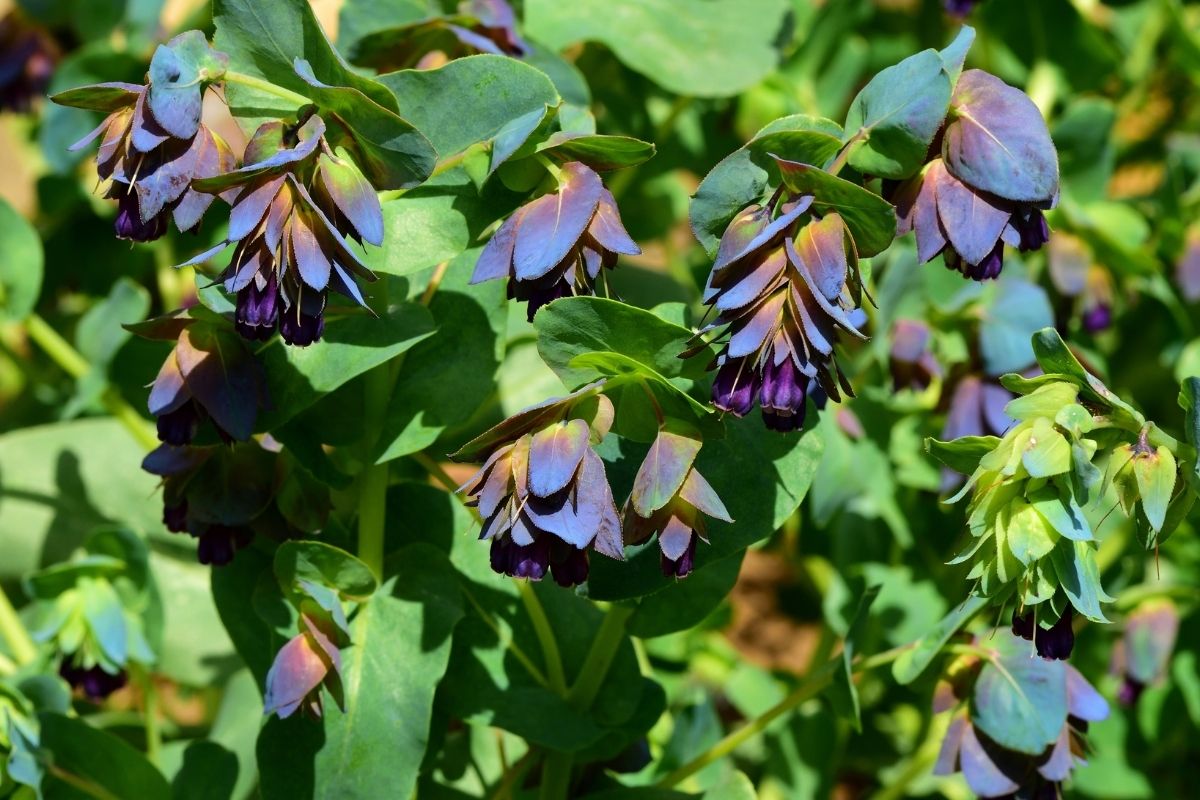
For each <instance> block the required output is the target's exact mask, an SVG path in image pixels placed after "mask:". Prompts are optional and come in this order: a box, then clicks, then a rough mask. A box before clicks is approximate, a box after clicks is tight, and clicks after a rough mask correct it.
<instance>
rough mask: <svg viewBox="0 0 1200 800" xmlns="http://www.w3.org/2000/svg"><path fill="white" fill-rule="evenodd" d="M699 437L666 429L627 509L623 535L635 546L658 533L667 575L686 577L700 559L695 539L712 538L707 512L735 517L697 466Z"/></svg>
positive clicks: (650, 454) (645, 462)
mask: <svg viewBox="0 0 1200 800" xmlns="http://www.w3.org/2000/svg"><path fill="white" fill-rule="evenodd" d="M700 446H701V442H700V440H699V439H698V438H696V437H695V436H692V435H689V434H687V433H680V432H675V431H672V430H670V429H669V428H664V429H663V430H660V431H659V432H658V436H657V437H655V439H654V442H653V443H652V444H651V445H650V450H649V451H648V452H647V453H646V457H645V459H643V461H642V465H641V467H640V468H639V469H638V473H637V477H636V478H634V481H633V490H632V491H631V492H630V494H629V499H628V500H627V501H626V502H625V508H624V511H623V516H622V520H623V537H624V540H625V543H626V544H630V545H636V544H641V543H642V542H644V541H646V540H648V539H649V538H650V537H651V536H653V535H654V534H656V533H657V534H658V549H659V551H660V559H659V561H660V566H661V568H662V573H663V575H664V576H666V577H668V578H686V577H687V576H688V574H689V573H691V571H692V569H693V568H694V567H695V562H696V540H697V539H702V540H704V541H705V542H707V541H708V538H707V535H706V533H707V531H706V526H705V522H704V517H703V516H701V513H703V514H707V515H708V516H710V517H713V518H715V519H719V520H722V521H723V522H730V523H731V522H733V519H732V518H731V517H730V516H729V512H728V511H727V510H726V509H725V504H724V503H723V502H721V498H720V497H718V496H717V493H716V490H714V489H713V488H712V486H711V485H710V484H709V483H708V481H706V480H705V479H704V476H703V475H701V474H700V472H699V471H698V470H697V469H696V467H695V460H696V456H697V455H698V454H699V452H700Z"/></svg>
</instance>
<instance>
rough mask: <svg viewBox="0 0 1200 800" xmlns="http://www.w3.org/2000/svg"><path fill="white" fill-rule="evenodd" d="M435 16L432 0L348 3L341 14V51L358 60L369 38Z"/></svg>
mask: <svg viewBox="0 0 1200 800" xmlns="http://www.w3.org/2000/svg"><path fill="white" fill-rule="evenodd" d="M431 13H432V12H431V9H430V4H429V1H428V0H345V2H344V3H342V9H341V12H340V13H339V14H338V26H337V47H338V50H339V51H341V52H342V53H344V54H345V55H346V57H347V58H348V59H350V60H351V61H354V60H355V55H356V50H357V47H358V45H359V43H360V42H361V41H362V40H363V39H364V38H366V37H367V36H370V35H371V34H373V33H378V32H380V31H386V30H390V29H393V28H399V27H402V26H406V25H411V24H412V23H414V22H420V21H421V20H424V19H428V18H429V17H430V16H431Z"/></svg>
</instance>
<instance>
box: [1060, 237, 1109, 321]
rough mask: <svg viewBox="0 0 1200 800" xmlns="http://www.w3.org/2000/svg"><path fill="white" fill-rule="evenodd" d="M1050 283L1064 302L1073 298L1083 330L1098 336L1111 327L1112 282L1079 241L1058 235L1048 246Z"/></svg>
mask: <svg viewBox="0 0 1200 800" xmlns="http://www.w3.org/2000/svg"><path fill="white" fill-rule="evenodd" d="M1047 262H1048V264H1049V267H1050V269H1049V273H1050V279H1051V280H1052V281H1053V283H1054V288H1055V289H1057V290H1058V292H1059V294H1061V295H1062V296H1063V297H1064V298H1073V299H1074V300H1075V306H1076V310H1077V313H1078V314H1079V321H1080V324H1081V325H1082V327H1083V329H1084V330H1085V331H1087V332H1088V333H1091V334H1097V333H1099V332H1101V331H1103V330H1106V329H1107V328H1108V327H1109V326H1110V325H1112V319H1113V279H1112V275H1111V274H1110V273H1109V271H1108V270H1107V269H1106V268H1105V267H1102V266H1100V265H1099V264H1096V263H1093V260H1092V253H1091V250H1090V249H1089V248H1088V246H1087V245H1086V244H1085V243H1084V242H1083V240H1082V239H1079V238H1078V237H1075V236H1072V235H1070V234H1064V233H1059V234H1056V235H1055V237H1054V239H1053V240H1051V242H1050V253H1049V258H1048V259H1047Z"/></svg>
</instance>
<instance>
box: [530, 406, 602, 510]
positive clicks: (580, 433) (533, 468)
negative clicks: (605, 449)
mask: <svg viewBox="0 0 1200 800" xmlns="http://www.w3.org/2000/svg"><path fill="white" fill-rule="evenodd" d="M590 433H591V429H590V428H589V427H588V424H587V422H585V421H584V420H582V419H573V420H570V421H567V422H560V423H555V424H554V425H550V426H548V427H546V428H543V429H542V430H540V431H538V432H537V433H535V434H534V435H533V439H532V440H531V441H530V443H529V491H530V492H532V493H533V494H534V495H535V496H537V497H549V496H550V495H552V494H554V493H555V492H557V491H559V490H561V489H563V488H564V487H566V486H567V484H569V483H570V482H571V478H572V477H574V475H575V471H576V470H577V469H578V468H579V463H580V461H582V460H583V457H584V453H585V452H586V451H587V449H588V436H589V434H590Z"/></svg>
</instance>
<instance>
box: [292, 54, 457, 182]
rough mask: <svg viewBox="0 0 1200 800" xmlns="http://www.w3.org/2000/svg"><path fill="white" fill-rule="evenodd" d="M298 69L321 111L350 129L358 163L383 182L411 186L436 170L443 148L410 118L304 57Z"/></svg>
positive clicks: (367, 174)
mask: <svg viewBox="0 0 1200 800" xmlns="http://www.w3.org/2000/svg"><path fill="white" fill-rule="evenodd" d="M296 73H297V74H298V75H299V76H300V77H301V78H303V79H304V82H305V83H306V84H307V85H308V91H307V92H306V94H307V95H308V96H309V97H311V98H312V99H313V100H314V101H315V102H316V104H317V105H318V106H319V108H320V110H321V112H322V113H324V114H326V116H333V117H336V121H338V122H340V123H341V124H342V127H344V128H345V129H346V132H347V133H348V134H349V136H350V138H351V139H352V140H353V142H354V147H355V149H356V150H357V151H358V155H359V159H358V166H359V167H361V168H362V171H363V174H364V175H366V177H367V178H368V179H370V181H371V183H372V184H374V185H375V186H376V187H377V188H379V189H411V188H412V187H414V186H416V185H417V184H420V183H424V182H425V180H426V179H427V178H428V177H429V176H430V175H431V174H433V168H434V166H435V165H436V164H437V159H438V153H437V151H436V150H435V149H434V147H433V145H432V144H430V142H429V140H428V139H426V138H425V135H424V134H423V133H421V131H419V130H417V129H416V128H415V127H413V125H412V123H410V122H409V121H408V120H405V119H403V118H401V117H400V116H399V115H398V114H396V112H395V111H393V110H391V109H390V108H387V107H385V106H381V105H379V104H378V103H376V102H375V101H374V100H372V99H371V98H369V97H367V96H366V95H365V94H363V92H362V91H360V90H359V89H358V88H353V87H348V86H341V85H336V84H335V85H330V84H328V83H326V82H324V81H322V80H321V79H320V78H318V77H317V76H316V75H314V74H313V71H312V65H311V64H309V63H308V62H307V61H305V60H304V59H301V58H297V59H296ZM329 112H332V115H331V114H330V113H329ZM335 130H336V129H335Z"/></svg>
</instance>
